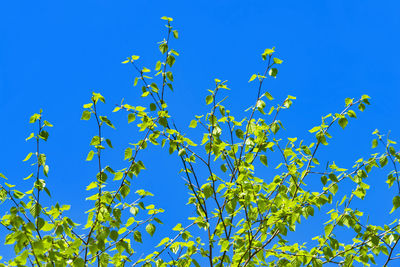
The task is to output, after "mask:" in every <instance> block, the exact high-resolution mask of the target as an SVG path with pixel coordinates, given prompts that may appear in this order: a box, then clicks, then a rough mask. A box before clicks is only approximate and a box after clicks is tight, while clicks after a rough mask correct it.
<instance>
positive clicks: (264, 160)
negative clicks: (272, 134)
mask: <svg viewBox="0 0 400 267" xmlns="http://www.w3.org/2000/svg"><path fill="white" fill-rule="evenodd" d="M260 161H261V163H262V164H264V165H265V166H268V160H267V156H265V155H261V156H260Z"/></svg>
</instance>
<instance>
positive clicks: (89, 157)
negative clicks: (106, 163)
mask: <svg viewBox="0 0 400 267" xmlns="http://www.w3.org/2000/svg"><path fill="white" fill-rule="evenodd" d="M93 156H94V151H93V150H90V151H89V153H88V155H87V157H86V161H91V160H92V159H93Z"/></svg>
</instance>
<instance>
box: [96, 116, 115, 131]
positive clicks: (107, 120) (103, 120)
mask: <svg viewBox="0 0 400 267" xmlns="http://www.w3.org/2000/svg"><path fill="white" fill-rule="evenodd" d="M99 118H100V120H101V121H102V122H104V123H105V124H107V125H108V126H110V127H111V128H114V129H115V127H114V125H113V124H112V123H111V121H110V120H109V119H108V118H107V117H106V116H100V117H99Z"/></svg>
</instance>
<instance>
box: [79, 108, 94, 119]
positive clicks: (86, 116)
mask: <svg viewBox="0 0 400 267" xmlns="http://www.w3.org/2000/svg"><path fill="white" fill-rule="evenodd" d="M91 114H92V113H91V112H90V111H88V110H84V111H83V112H82V117H81V120H85V121H88V120H90V116H91Z"/></svg>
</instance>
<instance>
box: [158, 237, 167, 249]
mask: <svg viewBox="0 0 400 267" xmlns="http://www.w3.org/2000/svg"><path fill="white" fill-rule="evenodd" d="M167 242H169V237H164V238H163V239H162V240H161V241H160V243H158V245H157V246H156V248H158V247H161V246H162V245H164V244H165V243H167Z"/></svg>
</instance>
